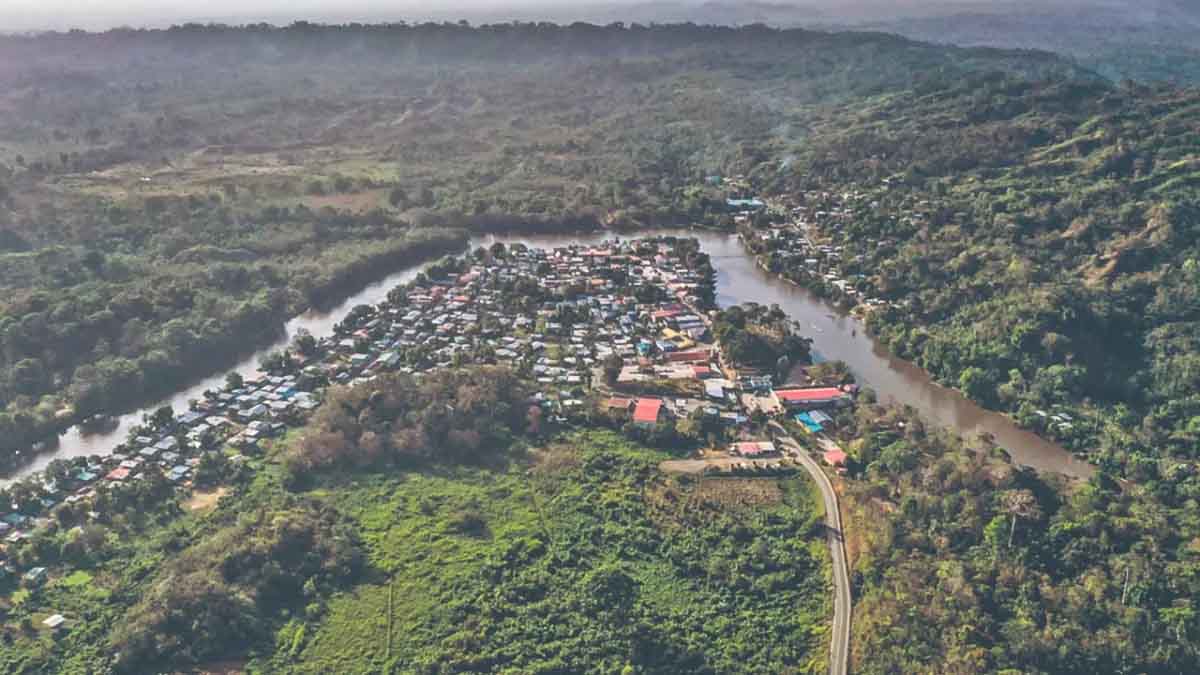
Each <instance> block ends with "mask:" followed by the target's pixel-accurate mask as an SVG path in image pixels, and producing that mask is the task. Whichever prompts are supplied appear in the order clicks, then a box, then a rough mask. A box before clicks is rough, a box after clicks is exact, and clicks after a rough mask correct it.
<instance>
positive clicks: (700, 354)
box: [667, 349, 712, 363]
mask: <svg viewBox="0 0 1200 675" xmlns="http://www.w3.org/2000/svg"><path fill="white" fill-rule="evenodd" d="M711 358H712V354H711V353H709V351H708V350H707V349H693V350H691V351H688V352H669V353H668V354H667V360H668V361H670V362H672V363H705V362H707V361H709V360H710V359H711Z"/></svg>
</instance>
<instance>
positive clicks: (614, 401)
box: [600, 397, 634, 413]
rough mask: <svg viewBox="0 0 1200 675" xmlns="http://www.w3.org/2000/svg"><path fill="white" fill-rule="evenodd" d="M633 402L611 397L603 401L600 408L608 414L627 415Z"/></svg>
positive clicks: (629, 399)
mask: <svg viewBox="0 0 1200 675" xmlns="http://www.w3.org/2000/svg"><path fill="white" fill-rule="evenodd" d="M633 404H634V400H633V399H631V398H619V397H613V398H609V399H605V400H604V401H603V402H602V403H601V404H600V407H601V408H603V409H604V410H608V411H610V412H621V413H627V412H629V411H630V410H631V409H632V408H633Z"/></svg>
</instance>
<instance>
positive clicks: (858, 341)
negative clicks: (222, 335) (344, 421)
mask: <svg viewBox="0 0 1200 675" xmlns="http://www.w3.org/2000/svg"><path fill="white" fill-rule="evenodd" d="M657 234H677V235H683V236H691V237H695V238H697V239H699V240H700V244H701V247H702V248H703V250H704V251H705V252H706V253H708V254H709V256H710V257H711V258H712V262H713V267H715V268H716V270H717V302H718V303H719V304H721V305H723V306H725V305H731V304H739V303H743V302H757V303H760V304H767V305H770V304H777V305H779V306H780V307H781V308H782V309H783V310H784V311H785V312H787V314H788V315H789V316H790V317H791V318H792V319H795V320H796V321H799V322H800V326H801V329H802V331H801V332H802V333H804V334H805V335H806V336H808V337H811V338H812V341H813V356H814V358H815V359H817V360H841V361H845V362H846V363H847V364H848V365H849V366H850V369H851V370H852V371H853V372H854V374H855V377H856V378H857V380H858V382H859V383H860V384H863V385H866V386H869V387H871V388H872V389H874V390H875V392H876V393H877V394H878V396H879V400H880V401H881V402H896V403H902V404H907V405H910V406H912V407H913V408H915V409H916V410H917V411H918V412H919V413H920V414H921V416H922V417H923V418H924V419H925V420H926V421H928V422H931V423H933V424H934V425H936V426H942V427H947V428H950V429H953V430H954V431H956V432H957V433H959V434H961V435H962V436H963V437H964V438H966V439H968V440H969V441H974V440H975V439H977V438H979V437H980V435H981V434H989V435H990V436H991V437H992V439H993V441H994V442H995V443H996V444H997V445H999V446H1000V447H1002V448H1004V449H1005V450H1007V451H1008V452H1009V454H1010V455H1011V456H1012V458H1013V461H1014V462H1016V463H1017V464H1022V465H1025V466H1029V467H1032V468H1034V469H1036V470H1038V471H1042V472H1050V473H1060V474H1065V475H1068V476H1073V477H1087V476H1090V475H1091V474H1092V473H1093V471H1094V469H1093V467H1092V466H1091V465H1089V464H1088V463H1086V462H1084V461H1082V460H1080V459H1078V458H1076V457H1075V456H1073V455H1072V454H1071V453H1070V452H1068V451H1067V450H1065V449H1064V448H1062V447H1060V446H1058V445H1056V444H1054V443H1051V442H1050V441H1047V440H1045V439H1043V438H1041V437H1039V436H1037V435H1036V434H1033V433H1030V432H1028V431H1025V430H1023V429H1020V428H1019V427H1017V426H1016V425H1015V424H1014V423H1013V422H1012V421H1011V420H1010V419H1009V418H1007V417H1005V416H1004V415H1001V414H999V413H995V412H991V411H988V410H984V409H983V408H981V407H979V406H978V405H976V404H975V403H973V402H971V401H969V400H967V399H966V398H965V397H964V396H963V395H962V394H959V393H958V392H956V391H954V390H952V389H947V388H945V387H942V386H940V385H938V384H937V383H935V382H933V380H932V379H931V378H930V377H929V375H928V374H927V373H925V371H923V370H922V369H920V368H918V367H917V366H915V365H913V364H912V363H910V362H908V361H904V360H902V359H898V358H896V357H895V356H893V355H892V354H890V353H889V352H888V351H887V350H886V349H885V348H884V347H883V346H882V345H880V344H879V343H877V342H876V341H875V340H874V339H872V338H871V337H870V336H868V335H867V333H866V330H865V329H864V327H863V325H862V324H861V323H860V322H859V321H858V320H857V319H855V318H854V317H852V316H849V315H848V314H846V313H845V312H842V311H839V310H837V309H835V308H833V307H832V306H831V305H829V304H827V303H826V302H825V301H823V300H821V299H819V298H817V297H815V296H814V295H813V294H811V293H810V292H808V291H807V290H805V289H802V288H798V287H796V286H793V285H792V284H789V283H787V282H785V281H783V280H781V279H779V278H777V277H774V276H772V275H770V274H768V273H766V272H764V271H762V270H761V269H759V267H758V266H757V265H756V264H755V261H754V259H753V258H752V257H751V256H750V255H748V254H747V253H746V252H745V250H744V249H743V248H742V246H741V243H740V242H739V241H738V239H737V237H736V236H734V235H727V234H722V233H714V232H707V231H688V230H660V231H651V232H641V233H638V236H653V235H657ZM612 236H613V235H612V234H611V233H596V234H582V235H575V234H561V235H532V236H530V235H513V236H483V237H477V238H474V239H472V241H471V248H474V247H476V246H481V245H482V246H488V245H491V244H492V243H494V242H496V241H501V242H505V243H514V242H521V243H524V244H527V245H529V246H536V247H543V248H552V247H555V246H566V245H569V244H572V243H579V244H595V243H599V242H601V241H603V240H605V239H611V238H612ZM424 267H425V265H423V264H422V265H415V266H412V267H408V268H406V269H403V270H401V271H399V272H396V273H394V274H391V275H389V276H388V277H386V278H384V279H383V280H381V281H379V282H376V283H374V284H371V285H369V286H367V287H365V288H363V289H362V290H360V291H359V292H357V293H355V294H353V295H351V296H350V297H348V298H346V299H345V300H344V301H343V302H342V303H341V304H339V305H337V306H336V307H332V308H329V309H322V310H310V311H309V312H307V313H305V314H302V315H300V316H298V317H296V318H295V319H292V320H291V321H289V322H288V323H287V325H286V329H285V334H284V335H283V336H281V337H280V338H279V340H278V341H276V342H275V343H274V344H272V345H270V346H268V347H264V348H263V349H260V350H259V351H257V352H255V353H254V354H252V355H251V356H249V357H247V358H245V359H244V360H242V361H241V362H240V363H238V364H237V366H235V367H234V368H233V369H232V370H237V371H238V372H240V373H242V374H243V375H250V374H253V373H254V372H255V371H256V370H257V369H258V363H259V360H260V359H261V358H262V357H263V356H264V355H265V354H267V353H269V352H271V351H273V350H277V349H280V348H283V347H286V346H287V345H288V344H289V343H290V342H291V340H292V338H293V337H295V335H296V334H297V332H299V331H300V330H302V329H303V330H307V331H308V332H310V333H312V334H313V335H314V336H316V337H318V338H320V337H324V336H326V335H330V334H332V332H333V326H334V324H336V323H337V322H338V321H339V320H341V318H342V317H343V316H345V314H346V313H347V312H348V311H349V310H350V309H351V308H352V307H354V306H355V305H360V304H375V303H378V302H380V301H382V300H383V299H384V298H385V297H386V296H387V293H388V291H389V290H391V289H392V288H393V287H395V286H397V285H399V284H403V283H407V282H409V281H411V280H412V279H413V278H414V277H416V275H417V274H418V273H419V272H420V271H421V269H423V268H424ZM224 380H225V374H224V373H221V374H219V375H214V376H212V377H208V378H205V379H203V380H199V381H197V382H195V383H193V384H192V385H191V386H188V387H186V388H184V389H182V390H180V391H179V392H177V393H175V394H174V395H172V396H170V397H169V398H166V399H164V400H162V401H159V402H157V403H155V404H153V405H151V406H147V407H146V408H144V409H142V410H138V411H135V412H132V413H129V414H126V415H122V416H121V417H120V418H119V421H118V424H117V426H116V428H114V429H112V430H111V431H104V432H102V433H93V434H86V433H83V432H81V431H80V430H79V429H78V428H77V427H76V428H72V429H70V430H69V431H68V432H67V433H66V434H65V435H64V436H62V438H61V439H60V442H59V445H58V447H57V448H56V449H54V450H51V451H47V452H45V453H42V454H40V455H38V456H36V457H34V458H33V459H32V460H31V461H29V462H28V463H26V464H24V465H22V466H21V467H20V468H19V469H17V470H16V471H15V472H14V473H13V475H11V476H9V478H10V479H12V478H19V477H21V476H25V475H28V474H29V473H31V472H33V471H37V470H40V469H42V468H45V466H46V465H47V464H48V463H49V462H50V461H52V460H54V459H57V458H69V457H79V456H88V455H93V454H95V455H105V454H108V453H110V452H111V451H112V449H113V448H114V447H116V446H117V445H118V444H120V443H121V442H123V441H124V440H125V439H126V438H127V437H128V434H129V430H130V429H131V428H132V427H134V426H136V425H137V424H138V423H139V422H141V419H142V414H143V413H144V412H146V411H152V410H154V409H156V408H158V407H161V406H164V405H171V406H172V407H173V408H174V409H175V410H176V412H181V411H183V410H186V409H187V408H188V402H189V401H190V400H193V399H198V398H200V397H201V396H202V394H203V392H204V391H205V390H206V389H211V388H214V387H219V386H221V385H222V383H223V382H224ZM3 482H4V481H0V483H3Z"/></svg>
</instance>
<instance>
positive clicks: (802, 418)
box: [796, 412, 825, 434]
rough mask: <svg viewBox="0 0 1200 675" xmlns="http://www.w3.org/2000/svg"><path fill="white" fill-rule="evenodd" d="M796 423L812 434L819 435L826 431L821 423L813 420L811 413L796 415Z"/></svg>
mask: <svg viewBox="0 0 1200 675" xmlns="http://www.w3.org/2000/svg"><path fill="white" fill-rule="evenodd" d="M796 421H797V422H799V423H800V426H802V427H804V429H805V431H807V432H808V433H810V434H819V433H821V432H822V431H824V430H825V427H823V426H821V423H820V422H818V421H817V420H816V419H814V418H813V416H812V414H811V413H806V412H802V413H800V414H798V415H796Z"/></svg>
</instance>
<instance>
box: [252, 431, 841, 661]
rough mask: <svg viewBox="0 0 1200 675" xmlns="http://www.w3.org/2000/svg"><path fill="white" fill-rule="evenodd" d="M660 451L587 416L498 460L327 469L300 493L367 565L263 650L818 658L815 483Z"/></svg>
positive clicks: (821, 581)
mask: <svg viewBox="0 0 1200 675" xmlns="http://www.w3.org/2000/svg"><path fill="white" fill-rule="evenodd" d="M665 457H666V455H664V454H662V453H658V452H656V451H652V450H648V449H645V448H640V447H637V446H634V445H631V444H629V443H628V442H627V441H625V440H624V439H621V438H619V437H617V436H615V435H613V434H610V433H607V432H588V433H580V434H576V435H573V436H570V437H569V438H568V439H566V440H565V441H564V442H563V443H561V444H558V445H555V446H553V447H551V448H549V449H546V450H542V451H538V452H536V453H531V459H530V460H529V461H520V462H514V463H513V464H512V465H511V466H509V467H507V468H506V469H503V470H498V471H496V470H489V469H480V468H469V467H456V468H453V469H446V470H444V471H438V472H435V473H419V474H404V475H389V476H379V475H374V476H366V477H361V478H344V479H342V480H339V481H336V483H329V484H326V485H323V486H321V487H320V488H318V489H316V490H314V491H312V492H311V493H310V495H313V496H316V497H317V498H318V499H320V500H322V501H325V502H327V503H330V504H332V505H334V506H335V508H337V509H338V510H339V511H340V512H342V513H343V514H345V515H346V516H348V517H349V518H350V519H351V520H353V522H354V523H355V524H356V528H357V530H358V532H359V533H360V535H361V537H362V541H363V544H364V546H365V548H366V550H367V552H368V554H367V555H368V559H369V561H370V565H371V568H372V570H373V571H374V572H375V574H374V575H373V576H374V577H375V578H374V579H373V580H372V581H371V582H370V583H365V584H361V585H359V586H356V587H354V588H353V589H350V590H348V591H346V592H344V593H340V594H338V595H337V596H335V597H334V598H333V599H332V600H331V601H330V602H329V610H328V613H327V614H326V615H325V617H324V618H323V619H322V620H321V621H320V622H319V623H317V624H316V625H308V626H306V627H305V629H304V633H303V635H304V637H303V642H304V646H303V648H302V649H296V648H295V645H296V643H295V642H294V641H293V640H285V639H279V640H277V643H278V644H280V645H286V646H287V648H286V649H277V651H276V652H275V654H274V655H273V656H271V657H270V658H269V659H266V660H264V661H263V662H262V663H263V665H264V667H265V668H266V669H268V670H275V669H280V670H283V669H287V670H289V671H290V672H302V673H318V672H331V669H337V670H338V671H339V672H364V673H365V672H378V671H380V670H384V671H388V672H448V671H455V672H511V673H531V672H582V671H585V670H586V671H589V672H622V668H624V667H626V666H628V665H631V664H637V666H638V667H639V668H640V670H639V671H638V672H681V670H680V669H681V668H683V669H684V670H687V671H689V672H762V673H776V672H786V671H792V672H821V671H823V670H824V668H825V655H824V649H823V647H822V645H823V640H824V634H825V631H826V622H827V616H828V614H829V613H830V611H831V609H830V605H829V602H828V600H827V594H828V589H827V583H828V582H827V574H828V571H827V563H826V559H827V553H826V552H825V550H824V547H823V546H822V545H821V542H822V539H821V537H820V534H819V530H818V529H817V525H816V524H817V523H818V522H819V519H820V517H821V511H820V509H819V507H818V506H817V503H818V502H817V500H816V499H815V495H814V491H813V490H812V489H811V487H810V486H809V485H808V484H807V483H806V482H804V481H796V480H788V481H780V485H781V487H782V489H780V490H778V494H779V496H780V499H779V500H778V501H777V502H774V503H763V504H761V505H760V506H759V507H758V508H756V509H754V510H753V511H751V510H747V509H744V508H728V507H725V506H724V505H722V504H720V503H716V502H706V501H703V500H701V499H700V498H699V497H698V495H699V490H698V486H697V485H696V484H692V483H690V482H689V483H679V482H677V481H675V480H674V479H668V478H666V477H664V476H662V475H660V474H658V472H657V470H656V469H655V468H654V466H655V464H656V463H657V462H658V461H661V460H662V459H663V458H665ZM548 466H552V467H553V468H549V469H548V468H546V467H548ZM389 586H390V588H389ZM389 595H390V600H389ZM389 606H390V608H391V610H390V619H389ZM285 630H287V631H290V632H289V635H295V634H296V633H295V631H296V630H297V629H296V628H295V627H294V626H291V627H285ZM389 649H390V657H389ZM348 664H353V665H352V666H350V665H348ZM347 668H350V670H347Z"/></svg>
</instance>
